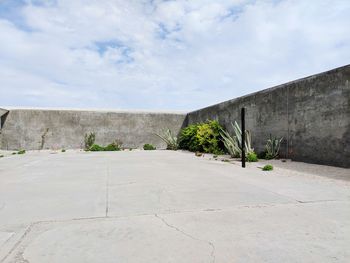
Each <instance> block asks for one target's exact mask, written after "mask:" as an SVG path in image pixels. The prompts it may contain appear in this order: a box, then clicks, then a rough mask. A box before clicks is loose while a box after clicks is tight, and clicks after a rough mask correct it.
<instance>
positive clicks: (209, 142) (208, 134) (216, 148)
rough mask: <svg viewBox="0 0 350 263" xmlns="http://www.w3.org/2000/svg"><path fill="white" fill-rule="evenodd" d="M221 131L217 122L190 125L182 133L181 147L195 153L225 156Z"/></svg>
mask: <svg viewBox="0 0 350 263" xmlns="http://www.w3.org/2000/svg"><path fill="white" fill-rule="evenodd" d="M221 130H222V127H221V126H220V124H219V122H218V121H215V120H212V121H206V122H204V123H198V124H192V125H189V126H187V127H186V128H183V129H182V130H181V132H180V139H179V146H180V148H181V149H184V150H189V151H193V152H196V151H198V152H205V153H213V154H223V149H224V145H223V143H222V141H221V135H220V131H221Z"/></svg>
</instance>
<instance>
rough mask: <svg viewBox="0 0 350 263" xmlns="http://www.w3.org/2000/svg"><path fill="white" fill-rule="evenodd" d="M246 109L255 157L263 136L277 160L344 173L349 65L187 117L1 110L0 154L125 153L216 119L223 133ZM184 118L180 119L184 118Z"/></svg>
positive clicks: (349, 153) (349, 163)
mask: <svg viewBox="0 0 350 263" xmlns="http://www.w3.org/2000/svg"><path fill="white" fill-rule="evenodd" d="M241 107H246V108H247V116H246V126H247V129H249V130H251V131H252V134H253V146H254V148H255V150H256V152H260V151H263V150H264V148H265V143H266V140H267V138H268V137H269V134H272V135H273V136H277V137H283V138H284V141H283V144H282V148H281V155H282V156H284V157H289V158H292V159H293V160H298V161H304V162H311V163H320V164H328V165H336V166H343V167H350V65H348V66H345V67H341V68H337V69H334V70H331V71H328V72H324V73H321V74H317V75H314V76H311V77H307V78H303V79H300V80H296V81H293V82H289V83H286V84H283V85H280V86H277V87H273V88H270V89H266V90H263V91H260V92H257V93H253V94H250V95H247V96H243V97H240V98H236V99H233V100H229V101H226V102H223V103H219V104H217V105H213V106H210V107H207V108H204V109H200V110H197V111H194V112H190V113H189V114H187V116H186V114H180V113H152V112H128V111H125V112H123V111H119V112H117V111H78V110H42V109H38V110H34V109H10V111H9V112H7V110H5V109H0V116H1V125H2V129H1V134H0V148H2V149H9V150H15V149H27V150H31V149H41V148H43V149H48V148H50V149H60V148H66V149H69V148H82V147H83V143H84V134H85V133H89V132H95V133H96V137H97V140H96V143H98V144H102V145H106V144H108V143H111V142H112V141H114V140H115V139H120V140H121V141H122V142H123V143H124V146H125V147H133V148H134V147H141V146H142V145H143V144H145V143H152V144H154V145H156V146H157V147H158V148H164V147H165V144H164V143H163V142H162V141H161V140H160V139H159V138H158V137H157V136H155V135H154V133H157V132H159V131H160V130H161V129H164V128H170V129H171V130H172V131H173V132H178V131H179V130H180V128H181V127H183V126H186V125H188V124H191V123H196V122H202V121H206V120H208V119H217V120H219V122H220V123H221V124H222V125H224V126H225V127H226V128H227V129H228V130H229V131H231V132H232V127H231V125H230V123H231V122H233V121H234V120H237V121H238V122H239V121H240V109H241ZM185 117H186V118H185Z"/></svg>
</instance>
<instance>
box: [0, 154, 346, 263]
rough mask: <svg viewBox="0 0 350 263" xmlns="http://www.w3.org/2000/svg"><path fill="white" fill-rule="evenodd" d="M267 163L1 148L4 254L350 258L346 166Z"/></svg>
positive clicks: (91, 258) (120, 258) (12, 258)
mask: <svg viewBox="0 0 350 263" xmlns="http://www.w3.org/2000/svg"><path fill="white" fill-rule="evenodd" d="M262 165H263V163H254V164H248V167H247V168H246V169H242V168H241V167H240V166H239V163H237V162H236V163H227V162H221V161H218V160H216V161H215V160H210V155H208V156H205V157H196V156H194V154H193V153H186V152H180V151H178V152H173V151H123V152H109V153H108V152H100V153H92V152H79V151H67V152H65V153H63V152H56V153H54V152H50V151H40V152H28V153H26V154H24V155H13V156H12V155H10V156H5V157H4V158H1V159H0V262H26V263H35V262H39V263H41V262H50V263H55V262H57V263H58V262H59V263H62V262H64V263H70V262H103V263H108V262H132V263H134V262H137V263H143V262H146V263H148V262H149V263H157V262H159V263H165V262H174V263H180V262H181V263H184V262H186V263H187V262H188V263H205V262H208V263H209V262H222V263H227V262H245V263H246V262H278V263H280V262H284V263H285V262H350V181H349V180H346V179H347V178H349V177H350V170H349V169H341V168H334V167H327V166H318V165H308V164H303V163H296V162H286V163H282V162H281V161H274V165H275V167H276V169H275V170H274V171H271V172H264V171H262V170H261V169H260V168H259V167H261V166H262ZM319 174H320V175H322V176H318V175H319Z"/></svg>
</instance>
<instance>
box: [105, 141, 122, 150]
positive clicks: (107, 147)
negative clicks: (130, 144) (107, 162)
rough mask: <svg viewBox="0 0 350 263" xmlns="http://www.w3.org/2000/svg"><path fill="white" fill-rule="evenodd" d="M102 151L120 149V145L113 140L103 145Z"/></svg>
mask: <svg viewBox="0 0 350 263" xmlns="http://www.w3.org/2000/svg"><path fill="white" fill-rule="evenodd" d="M103 150H104V151H120V150H121V145H120V144H118V143H117V142H113V143H110V144H108V145H107V146H105V147H103Z"/></svg>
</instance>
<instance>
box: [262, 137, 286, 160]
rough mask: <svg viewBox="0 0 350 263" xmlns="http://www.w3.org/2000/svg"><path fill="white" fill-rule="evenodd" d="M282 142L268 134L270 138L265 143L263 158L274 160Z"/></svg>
mask: <svg viewBox="0 0 350 263" xmlns="http://www.w3.org/2000/svg"><path fill="white" fill-rule="evenodd" d="M282 141H283V137H282V138H279V139H278V138H277V137H272V135H271V134H270V138H269V139H268V140H267V142H266V146H265V148H266V156H265V158H266V159H268V160H270V159H276V158H277V157H278V154H279V150H280V147H281V142H282Z"/></svg>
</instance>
